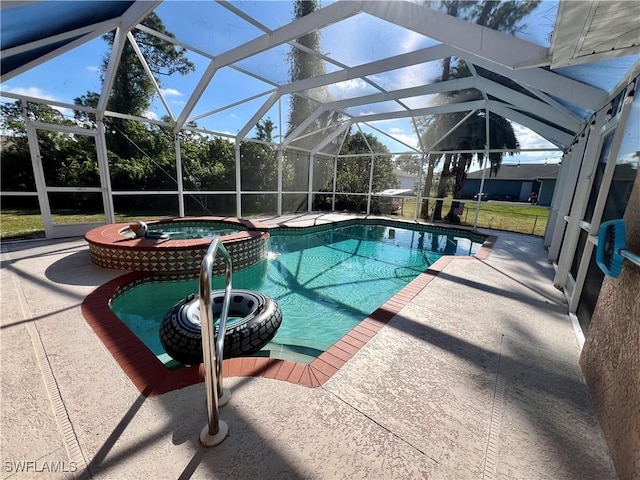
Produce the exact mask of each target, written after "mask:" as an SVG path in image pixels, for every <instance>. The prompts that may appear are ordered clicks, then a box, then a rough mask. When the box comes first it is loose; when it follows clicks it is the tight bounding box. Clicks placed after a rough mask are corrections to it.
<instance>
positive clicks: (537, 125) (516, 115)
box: [487, 101, 574, 149]
mask: <svg viewBox="0 0 640 480" xmlns="http://www.w3.org/2000/svg"><path fill="white" fill-rule="evenodd" d="M487 106H488V107H489V110H490V111H491V112H493V113H496V114H498V115H500V116H502V117H504V118H508V119H509V120H513V121H514V122H517V123H519V124H520V125H523V126H525V127H527V128H530V129H531V130H533V131H534V132H536V133H537V134H538V135H541V136H542V137H544V138H545V139H547V140H549V141H550V142H551V143H554V144H555V145H557V146H558V147H560V148H562V149H564V148H567V147H568V146H569V145H571V143H572V142H573V139H574V135H572V134H569V133H566V132H563V131H562V130H558V129H557V128H554V127H552V126H551V125H548V124H546V123H544V122H541V121H539V120H536V119H534V118H531V117H529V116H527V115H525V114H524V113H521V112H517V111H515V110H512V109H510V108H509V107H508V106H507V105H505V104H504V103H499V102H495V101H489V102H487Z"/></svg>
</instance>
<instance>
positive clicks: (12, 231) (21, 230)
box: [0, 210, 167, 239]
mask: <svg viewBox="0 0 640 480" xmlns="http://www.w3.org/2000/svg"><path fill="white" fill-rule="evenodd" d="M166 216H167V215H160V216H149V215H145V214H139V215H134V214H127V215H124V214H116V222H127V221H129V220H140V218H144V219H147V220H151V219H154V218H165V217H166ZM52 217H53V224H54V225H64V224H69V223H103V222H104V213H90V214H79V213H77V212H67V213H56V214H53V215H52ZM0 230H1V235H0V238H1V239H8V238H38V237H44V224H43V222H42V216H41V215H40V211H39V210H2V211H1V212H0Z"/></svg>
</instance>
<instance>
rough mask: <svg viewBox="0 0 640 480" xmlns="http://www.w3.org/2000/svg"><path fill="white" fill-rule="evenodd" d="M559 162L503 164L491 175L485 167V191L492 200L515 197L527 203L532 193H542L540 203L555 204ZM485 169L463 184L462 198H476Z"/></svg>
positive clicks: (538, 194)
mask: <svg viewBox="0 0 640 480" xmlns="http://www.w3.org/2000/svg"><path fill="white" fill-rule="evenodd" d="M559 169H560V165H559V164H546V163H527V164H519V165H502V166H500V169H499V170H498V173H497V174H496V175H493V176H489V173H490V172H489V169H488V168H487V169H485V178H484V186H483V188H482V191H483V192H484V193H485V194H486V195H487V198H488V199H489V200H491V199H496V200H514V201H520V202H526V201H527V200H528V199H529V196H530V195H531V193H535V194H536V195H537V196H538V204H539V205H545V206H548V205H551V199H552V197H553V190H554V189H555V186H556V179H557V177H558V170H559ZM481 179H482V170H478V171H477V172H471V173H469V175H467V180H466V182H465V183H464V186H463V187H462V193H461V195H462V198H473V196H474V195H476V194H477V193H478V192H479V191H480V181H481Z"/></svg>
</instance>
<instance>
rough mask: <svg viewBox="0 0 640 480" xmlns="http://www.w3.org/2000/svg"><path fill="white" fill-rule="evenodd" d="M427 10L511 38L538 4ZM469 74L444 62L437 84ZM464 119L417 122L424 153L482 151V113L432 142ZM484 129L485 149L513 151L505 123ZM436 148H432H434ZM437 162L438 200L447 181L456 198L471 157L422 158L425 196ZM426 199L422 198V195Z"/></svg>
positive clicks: (495, 164)
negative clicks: (440, 164) (488, 129)
mask: <svg viewBox="0 0 640 480" xmlns="http://www.w3.org/2000/svg"><path fill="white" fill-rule="evenodd" d="M428 3H429V4H430V6H431V7H432V8H436V9H440V10H443V11H445V12H446V13H447V14H449V15H452V16H455V17H460V18H464V19H465V20H467V21H470V22H473V23H477V24H478V25H482V26H486V27H489V28H491V29H494V30H499V31H502V32H505V33H509V34H514V33H515V32H517V31H518V30H519V29H520V28H522V26H523V24H522V20H523V19H524V18H525V17H526V16H527V15H528V14H529V13H531V12H532V11H533V10H534V9H535V8H536V7H537V6H538V4H539V3H540V2H539V1H538V0H535V1H529V2H519V1H515V0H509V1H466V0H465V1H461V0H440V1H431V2H428ZM476 69H477V70H478V73H479V74H481V75H483V76H487V77H489V78H492V77H496V75H493V74H491V73H490V72H488V71H486V70H484V69H481V68H479V67H476ZM469 74H470V72H469V67H468V66H467V65H466V64H465V62H464V61H463V60H460V59H453V58H451V57H447V58H445V59H443V61H442V75H441V77H440V80H441V81H446V80H449V79H451V78H460V77H464V76H468V75H469ZM446 96H447V97H448V98H447V100H448V102H449V103H461V102H466V101H471V100H476V99H479V98H481V97H480V95H479V94H478V93H477V92H474V91H469V90H466V91H459V92H449V93H448V94H447V95H446ZM464 115H465V114H464V113H454V114H446V115H439V116H437V117H435V118H432V119H426V120H423V121H422V122H421V125H422V127H423V134H422V141H423V144H424V145H426V146H427V148H428V149H432V148H434V147H436V149H438V150H462V149H475V150H482V149H483V148H484V147H485V145H486V133H485V128H484V122H485V112H476V114H474V116H472V117H471V118H469V119H467V121H466V122H465V123H464V124H463V125H461V126H459V127H458V128H457V129H456V131H455V134H454V135H450V136H449V137H447V138H445V139H444V140H442V141H440V142H438V140H439V139H440V138H442V136H443V135H445V134H446V133H447V132H448V131H450V130H451V128H453V127H454V126H455V125H456V124H457V123H458V122H459V121H460V120H462V118H463V117H464ZM489 125H490V130H491V131H490V137H489V141H490V147H491V148H492V149H493V148H505V149H516V148H518V147H519V145H518V142H517V140H516V137H515V134H514V132H513V127H512V126H511V123H510V122H508V121H506V120H505V119H503V118H502V117H499V116H498V115H494V114H492V115H490V116H489ZM435 142H438V145H435ZM483 158H484V157H483V154H479V155H477V159H478V161H479V162H480V163H481V162H482V159H483ZM440 161H443V168H442V173H441V178H440V183H439V186H438V193H437V196H438V197H442V196H444V194H445V191H446V186H447V184H448V182H449V181H450V180H452V181H453V183H454V187H453V196H454V198H459V194H460V192H461V191H462V187H463V185H464V182H465V180H466V176H467V173H468V171H469V167H470V166H471V163H472V161H473V155H472V154H445V155H429V156H428V157H427V162H426V163H427V168H428V173H427V182H425V193H428V192H429V191H430V189H431V182H430V179H431V178H432V177H433V175H432V172H433V170H434V167H435V165H436V164H437V163H438V162H440ZM489 161H490V166H491V171H492V172H494V173H495V172H497V170H498V169H499V168H500V164H501V162H502V154H491V155H490V157H489ZM425 196H428V195H425ZM455 206H456V204H455V202H454V203H453V204H452V207H451V210H450V211H449V213H448V215H447V219H448V220H449V221H452V222H459V218H458V216H457V215H456V214H455V211H454V208H455ZM428 214H429V212H428V200H427V201H425V202H424V203H423V208H422V216H423V217H425V218H426V217H427V216H428ZM434 218H435V219H436V220H440V219H441V218H442V201H437V202H436V207H435V212H434Z"/></svg>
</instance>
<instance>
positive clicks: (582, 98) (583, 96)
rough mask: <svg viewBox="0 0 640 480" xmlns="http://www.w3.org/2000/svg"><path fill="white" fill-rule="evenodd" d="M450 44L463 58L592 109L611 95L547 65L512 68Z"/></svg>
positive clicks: (456, 53)
mask: <svg viewBox="0 0 640 480" xmlns="http://www.w3.org/2000/svg"><path fill="white" fill-rule="evenodd" d="M450 48H451V50H452V51H453V53H452V55H454V56H456V57H458V58H461V59H463V60H464V61H465V62H468V63H472V64H474V65H476V66H478V67H482V68H484V69H486V70H490V71H492V72H494V73H497V74H499V75H502V76H503V77H507V78H509V79H511V80H513V81H515V82H518V83H519V84H521V85H527V86H530V87H533V88H536V89H538V90H540V91H542V92H545V93H549V94H551V95H553V96H555V97H558V98H562V99H563V100H566V101H567V102H570V103H573V104H574V105H578V106H579V107H582V108H585V109H588V110H591V111H596V110H598V109H599V108H600V107H602V105H604V104H605V103H606V102H607V100H608V99H609V93H608V92H606V91H605V90H601V89H599V88H596V87H592V86H590V85H587V84H586V83H582V82H578V81H576V80H572V79H570V78H568V77H563V76H562V75H559V74H557V73H554V72H552V71H550V70H546V69H544V68H527V69H523V70H510V69H509V68H506V67H504V66H503V65H501V64H499V63H497V62H493V61H491V60H487V59H484V58H480V57H476V56H474V55H470V54H469V53H467V52H465V51H463V50H460V49H458V48H455V47H454V46H450Z"/></svg>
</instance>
